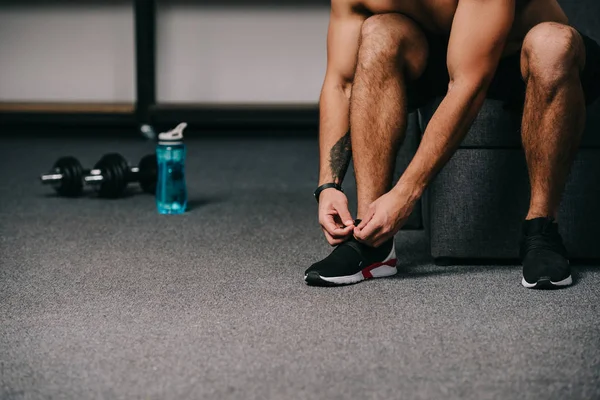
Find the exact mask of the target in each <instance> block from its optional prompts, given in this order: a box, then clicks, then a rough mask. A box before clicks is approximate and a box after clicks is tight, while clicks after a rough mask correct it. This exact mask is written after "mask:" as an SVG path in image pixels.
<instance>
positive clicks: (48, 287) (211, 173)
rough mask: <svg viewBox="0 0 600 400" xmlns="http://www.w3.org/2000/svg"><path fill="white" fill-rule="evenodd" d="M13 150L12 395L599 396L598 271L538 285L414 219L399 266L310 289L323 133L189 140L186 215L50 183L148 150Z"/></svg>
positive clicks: (5, 356)
mask: <svg viewBox="0 0 600 400" xmlns="http://www.w3.org/2000/svg"><path fill="white" fill-rule="evenodd" d="M0 143H1V144H0V166H1V171H2V180H1V181H0V199H1V202H0V251H1V257H0V263H1V264H0V398H1V399H244V400H249V399H311V400H314V399H478V400H484V399H544V400H548V399H600V313H599V308H600V291H599V290H598V287H600V268H598V267H593V266H590V267H585V266H579V267H575V268H574V272H575V274H576V277H577V282H576V284H575V285H574V286H573V287H571V288H569V289H566V290H560V291H531V290H526V289H524V288H523V287H521V285H520V276H521V275H520V274H521V272H520V268H519V267H518V266H451V267H438V266H435V265H433V264H432V263H431V260H430V259H429V257H428V255H427V240H426V238H425V236H424V235H423V233H422V232H419V231H404V232H401V233H399V234H398V236H397V238H396V242H397V246H398V253H399V255H400V269H401V273H400V274H399V275H398V276H396V277H394V278H391V279H385V280H375V281H369V282H364V283H361V284H358V285H354V286H348V287H342V288H314V287H309V286H306V285H305V284H304V282H303V279H302V277H303V272H304V270H305V269H306V268H307V267H308V266H309V265H310V264H311V263H313V262H315V261H317V260H319V259H320V258H322V257H324V256H326V255H327V254H328V253H329V251H330V248H329V247H328V245H327V244H326V243H325V241H324V239H323V237H322V234H321V232H320V230H319V228H318V225H317V217H316V211H317V208H316V203H315V202H314V199H313V198H312V194H311V193H312V191H313V189H314V185H315V182H316V174H317V143H316V141H314V140H300V139H294V140H291V139H290V140H280V141H276V140H229V141H225V140H222V141H218V140H195V141H189V143H188V145H189V158H188V163H187V176H188V185H189V198H190V204H191V209H190V211H189V212H188V213H186V214H185V215H182V216H160V215H158V214H157V213H156V208H155V204H154V201H153V198H152V197H151V196H148V195H144V194H141V193H139V190H137V189H132V190H131V192H130V195H129V196H128V197H126V198H124V199H120V200H114V201H106V200H99V199H95V198H93V197H92V196H87V197H84V198H80V199H64V198H59V197H56V196H55V195H53V194H52V190H51V189H50V188H48V187H42V186H41V185H40V184H39V182H38V181H37V176H38V175H39V174H40V173H41V172H45V171H46V170H48V168H49V167H50V166H51V165H52V163H53V162H54V160H55V159H56V158H57V157H58V156H61V155H65V154H73V155H75V156H78V157H79V158H80V159H81V161H82V162H83V163H84V165H87V166H91V165H92V164H93V163H94V162H95V161H96V160H97V159H98V158H99V157H100V155H102V154H103V153H105V152H109V151H120V152H122V153H123V154H124V155H125V156H126V157H127V158H129V159H131V160H132V161H134V162H136V161H137V160H139V158H141V156H142V155H144V154H146V153H147V152H150V151H152V148H151V147H150V146H149V145H148V144H147V143H144V142H141V141H134V140H114V139H106V140H97V141H92V140H83V139H69V140H50V139H36V140H31V139H30V140H25V139H2V140H1V141H0ZM353 201H354V200H353Z"/></svg>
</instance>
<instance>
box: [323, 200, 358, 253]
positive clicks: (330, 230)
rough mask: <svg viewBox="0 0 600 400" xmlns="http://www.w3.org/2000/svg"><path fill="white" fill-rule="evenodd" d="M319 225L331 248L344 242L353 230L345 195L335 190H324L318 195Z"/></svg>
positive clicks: (352, 221)
mask: <svg viewBox="0 0 600 400" xmlns="http://www.w3.org/2000/svg"><path fill="white" fill-rule="evenodd" d="M319 223H320V224H321V228H323V233H324V234H325V237H326V238H327V241H328V242H329V244H330V245H332V246H337V245H338V244H341V243H343V242H345V241H346V240H347V239H348V238H349V237H350V235H352V231H353V230H354V220H353V219H352V216H351V215H350V211H348V199H347V198H346V195H345V194H344V193H342V192H340V191H339V190H337V189H333V188H331V189H325V190H323V191H322V192H321V194H320V195H319Z"/></svg>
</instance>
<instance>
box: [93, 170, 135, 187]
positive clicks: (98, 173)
mask: <svg viewBox="0 0 600 400" xmlns="http://www.w3.org/2000/svg"><path fill="white" fill-rule="evenodd" d="M139 172H140V169H139V168H138V167H131V168H129V173H130V174H138V173H139ZM83 180H84V181H85V183H89V184H94V183H100V182H102V181H103V180H104V176H102V170H100V169H92V170H90V173H89V174H88V175H86V176H85V177H84V178H83Z"/></svg>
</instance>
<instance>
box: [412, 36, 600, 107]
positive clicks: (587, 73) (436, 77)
mask: <svg viewBox="0 0 600 400" xmlns="http://www.w3.org/2000/svg"><path fill="white" fill-rule="evenodd" d="M580 34H581V37H582V38H583V42H584V44H585V52H586V63H585V68H584V70H583V72H582V73H581V84H582V87H583V91H584V93H585V101H586V104H588V105H589V104H591V103H592V102H593V101H594V100H596V99H597V98H598V97H600V46H599V45H598V43H596V42H595V41H594V40H593V39H591V38H589V37H587V36H586V35H584V34H582V33H581V32H580ZM427 39H428V42H429V59H428V60H427V67H426V68H425V71H424V72H423V74H422V75H421V77H419V79H417V80H416V81H412V82H409V83H408V84H407V94H408V108H409V109H410V110H415V109H417V108H419V107H423V106H424V105H426V104H427V103H429V101H431V100H433V99H435V98H437V97H441V96H445V95H446V92H447V91H448V83H449V82H450V78H449V76H448V68H447V66H446V54H447V52H448V37H428V38H427ZM486 97H487V98H490V99H495V100H501V101H503V102H504V103H505V108H507V109H510V110H514V111H522V110H523V104H524V102H525V82H524V81H523V78H522V77H521V52H520V51H517V52H516V53H515V54H511V55H510V56H507V57H504V58H502V59H501V60H500V63H499V64H498V68H497V70H496V75H494V79H493V80H492V82H491V84H490V87H489V89H488V92H487V96H486Z"/></svg>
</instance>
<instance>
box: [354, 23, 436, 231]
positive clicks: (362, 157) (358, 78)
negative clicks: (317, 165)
mask: <svg viewBox="0 0 600 400" xmlns="http://www.w3.org/2000/svg"><path fill="white" fill-rule="evenodd" d="M427 48H428V45H427V39H426V38H425V35H424V34H423V32H422V31H421V30H420V28H419V27H418V26H417V25H416V24H415V23H414V22H413V21H412V20H410V19H409V18H407V17H404V16H402V15H400V14H384V15H376V16H373V17H370V18H368V19H367V20H366V21H365V23H364V24H363V28H362V34H361V45H360V50H359V54H358V65H357V69H356V74H355V77H354V84H353V85H352V96H351V100H350V101H351V104H350V126H351V141H352V157H353V160H354V161H353V162H354V170H355V174H356V185H357V194H358V213H357V216H358V218H359V219H360V218H362V217H363V216H364V214H365V213H366V210H367V208H368V207H369V205H370V204H371V203H372V202H373V201H374V200H376V199H377V198H379V197H380V196H382V195H383V194H385V193H387V192H388V191H389V190H390V188H391V185H392V179H393V174H394V166H395V160H396V153H397V151H398V147H399V146H400V144H401V143H402V140H403V138H404V134H405V131H406V115H407V99H406V86H405V81H406V79H416V78H418V77H419V76H420V75H421V73H422V72H423V70H424V69H425V65H426V62H427Z"/></svg>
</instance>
